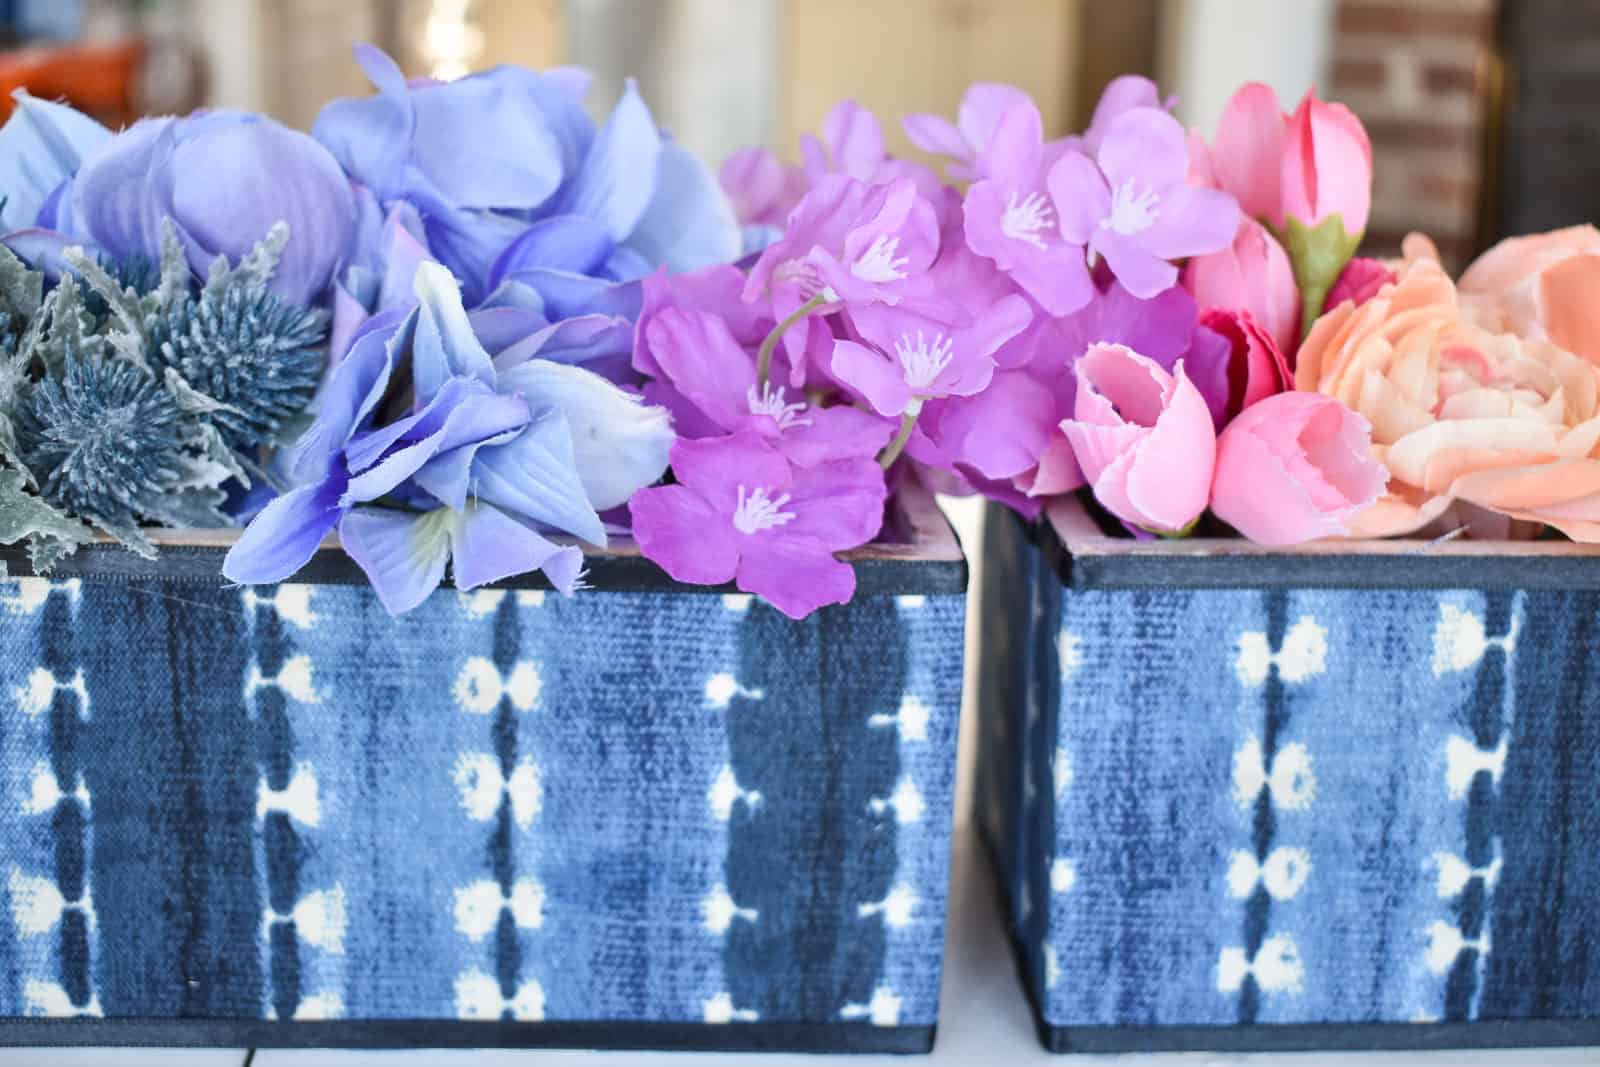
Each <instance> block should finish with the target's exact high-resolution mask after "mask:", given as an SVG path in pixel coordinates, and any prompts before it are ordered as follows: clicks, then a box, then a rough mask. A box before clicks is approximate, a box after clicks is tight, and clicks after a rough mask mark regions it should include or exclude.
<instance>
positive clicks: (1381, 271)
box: [1322, 255, 1438, 314]
mask: <svg viewBox="0 0 1600 1067" xmlns="http://www.w3.org/2000/svg"><path fill="white" fill-rule="evenodd" d="M1434 258H1438V257H1437V256H1436V255H1435V257H1434ZM1399 280H1400V278H1399V275H1398V274H1396V273H1395V272H1394V271H1393V270H1390V269H1389V267H1388V266H1386V265H1385V264H1384V263H1383V261H1382V260H1377V259H1368V258H1366V257H1364V256H1356V257H1355V258H1354V259H1352V260H1350V262H1349V263H1346V264H1345V265H1344V270H1343V271H1341V272H1340V273H1339V280H1338V281H1336V282H1334V283H1333V288H1331V289H1329V290H1328V298H1327V299H1326V300H1325V301H1323V303H1322V310H1323V313H1324V314H1326V313H1327V312H1329V311H1332V310H1333V309H1334V308H1336V307H1338V306H1339V305H1340V304H1343V303H1345V302H1346V301H1349V302H1350V303H1352V304H1355V305H1356V306H1357V307H1359V306H1360V305H1362V304H1365V303H1366V302H1367V301H1368V300H1371V299H1372V298H1373V297H1375V296H1377V295H1378V292H1379V290H1381V289H1382V288H1383V287H1384V286H1386V285H1393V284H1394V283H1395V282H1397V281H1399Z"/></svg>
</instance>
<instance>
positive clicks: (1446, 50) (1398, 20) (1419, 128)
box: [1328, 0, 1514, 267]
mask: <svg viewBox="0 0 1600 1067" xmlns="http://www.w3.org/2000/svg"><path fill="white" fill-rule="evenodd" d="M1513 2H1514V0H1513ZM1499 7H1500V4H1499V3H1498V0H1340V3H1339V12H1338V16H1337V18H1336V20H1335V31H1334V32H1335V40H1334V65H1333V75H1332V86H1331V91H1330V92H1329V94H1328V95H1330V96H1331V97H1333V98H1334V99H1337V100H1342V101H1344V102H1345V103H1346V104H1348V105H1349V106H1350V108H1351V109H1352V110H1353V111H1355V112H1356V114H1358V115H1360V116H1361V120H1362V122H1364V123H1365V124H1366V127H1367V132H1368V134H1369V135H1370V136H1371V138H1372V151H1373V157H1374V160H1373V170H1374V174H1373V179H1374V184H1373V203H1372V220H1371V222H1370V223H1369V224H1368V227H1367V243H1366V245H1365V246H1364V248H1365V249H1367V250H1369V251H1370V252H1371V253H1372V254H1378V255H1390V254H1393V253H1395V252H1397V251H1398V250H1399V247H1400V240H1401V238H1403V237H1404V236H1405V235H1406V234H1407V233H1408V232H1410V231H1411V230H1423V231H1425V232H1426V233H1428V234H1429V235H1430V236H1432V237H1433V238H1434V240H1435V241H1436V242H1437V243H1438V245H1439V249H1440V251H1441V253H1442V254H1443V255H1444V257H1445V258H1446V260H1448V261H1449V262H1448V263H1447V265H1449V266H1452V267H1460V266H1461V265H1463V263H1464V262H1465V261H1466V260H1468V259H1470V258H1471V256H1472V254H1473V253H1474V252H1475V251H1476V250H1477V248H1478V247H1479V245H1480V243H1481V236H1482V235H1481V233H1480V230H1481V228H1482V227H1481V222H1480V220H1481V218H1482V199H1483V197H1484V195H1485V191H1486V190H1485V185H1486V175H1485V173H1484V162H1483V161H1484V154H1485V153H1484V138H1485V134H1486V129H1485V116H1486V114H1487V113H1488V110H1489V108H1488V96H1489V94H1490V93H1491V92H1492V90H1493V79H1494V77H1495V70H1496V67H1495V48H1496V30H1497V25H1498V15H1499Z"/></svg>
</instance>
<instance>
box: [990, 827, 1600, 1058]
mask: <svg viewBox="0 0 1600 1067" xmlns="http://www.w3.org/2000/svg"><path fill="white" fill-rule="evenodd" d="M978 838H979V840H980V841H981V842H982V846H983V849H982V851H983V856H984V861H985V862H986V863H988V865H989V872H990V877H991V878H993V879H994V883H995V898H996V900H997V905H996V906H997V907H999V909H1000V914H1001V919H1002V922H1003V923H1004V925H1005V938H1006V943H1007V945H1008V946H1009V948H1010V950H1011V962H1012V965H1013V967H1014V968H1015V970H1016V976H1017V982H1018V984H1019V985H1020V986H1021V987H1022V993H1023V996H1024V997H1025V998H1026V999H1027V1001H1028V1014H1029V1015H1031V1016H1032V1017H1033V1023H1034V1029H1035V1030H1036V1032H1037V1033H1038V1037H1039V1044H1040V1045H1042V1046H1043V1047H1044V1048H1045V1050H1046V1051H1048V1052H1053V1053H1058V1054H1062V1053H1067V1054H1071V1053H1077V1054H1082V1053H1089V1054H1115V1053H1129V1052H1379V1051H1405V1052H1420V1051H1427V1050H1465V1049H1495V1048H1573V1047H1580V1048H1581V1047H1584V1046H1588V1045H1597V1046H1600V1019H1479V1020H1477V1021H1474V1022H1450V1023H1393V1022H1390V1023H1278V1024H1267V1025H1252V1026H1177V1025H1174V1026H1058V1025H1056V1024H1054V1023H1052V1022H1049V1021H1048V1020H1047V1019H1045V1017H1044V1009H1043V1006H1042V1005H1041V1003H1040V1000H1039V991H1038V989H1037V988H1035V986H1034V982H1033V977H1032V968H1031V967H1029V965H1028V950H1027V946H1026V945H1025V944H1024V943H1023V941H1022V938H1020V937H1018V936H1017V927H1016V922H1015V919H1014V917H1013V916H1012V914H1011V907H1010V904H1009V902H1008V900H1007V897H1006V885H1005V874H1004V872H1003V871H1002V870H1001V866H1000V860H999V854H998V852H997V851H996V848H995V844H994V842H993V841H992V840H991V839H990V836H989V832H988V830H987V829H985V828H984V827H983V826H982V825H981V824H980V825H979V827H978Z"/></svg>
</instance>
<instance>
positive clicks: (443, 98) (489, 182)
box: [410, 67, 562, 209]
mask: <svg viewBox="0 0 1600 1067" xmlns="http://www.w3.org/2000/svg"><path fill="white" fill-rule="evenodd" d="M538 77H539V76H538V75H537V74H534V73H533V72H532V71H528V70H521V69H518V68H516V67H496V68H495V69H493V70H489V71H484V72H482V73H480V74H472V75H468V76H467V77H465V78H461V79H458V80H456V81H453V82H448V83H445V84H442V85H435V86H429V87H427V88H424V89H416V90H413V91H412V92H411V93H410V100H411V105H412V107H413V109H414V111H415V114H416V127H415V129H414V131H413V134H412V143H411V162H412V165H413V166H415V167H416V168H417V169H418V170H419V171H420V172H421V173H422V174H423V175H425V176H426V177H427V179H428V181H429V182H430V183H432V185H433V187H434V188H435V189H436V190H438V192H439V193H440V194H441V195H442V196H444V197H445V199H447V200H449V201H450V202H451V203H453V204H455V205H456V206H458V207H463V208H501V209H532V208H536V207H538V206H540V205H541V204H543V203H545V202H546V201H547V200H549V199H550V197H551V195H552V194H554V193H555V191H556V190H557V189H558V188H559V187H560V185H561V180H562V146H561V144H560V143H559V142H558V141H557V139H556V138H555V136H554V135H553V134H552V133H551V132H550V129H549V126H548V125H547V124H546V121H545V115H544V111H543V109H542V108H541V107H540V106H539V100H538V95H537V91H536V90H535V89H534V88H533V87H532V84H531V83H533V82H536V81H537V79H538ZM466 145H470V146H471V149H470V151H463V146H466Z"/></svg>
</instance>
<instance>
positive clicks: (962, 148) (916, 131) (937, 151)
mask: <svg viewBox="0 0 1600 1067" xmlns="http://www.w3.org/2000/svg"><path fill="white" fill-rule="evenodd" d="M900 128H901V129H903V130H905V132H906V137H907V138H908V139H909V140H910V141H911V143H912V144H914V145H916V146H917V147H918V148H920V149H922V150H923V151H924V152H927V153H929V154H930V155H935V156H949V157H950V158H951V159H958V160H959V159H966V158H968V157H969V156H970V155H971V152H972V149H971V148H970V147H968V145H967V139H966V138H965V137H963V136H961V131H960V130H958V129H956V127H955V124H954V123H952V122H951V121H950V120H949V119H947V118H945V117H944V116H943V115H907V116H906V117H905V118H903V119H901V120H900Z"/></svg>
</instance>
